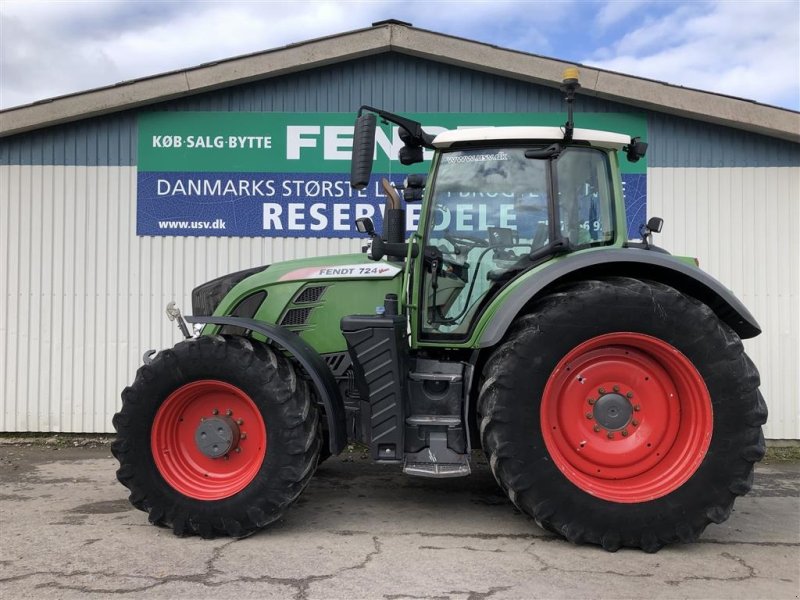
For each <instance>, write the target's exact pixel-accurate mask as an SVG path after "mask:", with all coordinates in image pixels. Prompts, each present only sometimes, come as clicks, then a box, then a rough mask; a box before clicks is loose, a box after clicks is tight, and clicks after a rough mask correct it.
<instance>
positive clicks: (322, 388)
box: [185, 316, 347, 455]
mask: <svg viewBox="0 0 800 600" xmlns="http://www.w3.org/2000/svg"><path fill="white" fill-rule="evenodd" d="M185 318H186V320H187V321H188V322H189V323H207V324H209V325H233V326H236V327H241V328H242V329H246V330H249V331H253V332H255V333H260V334H261V335H263V336H264V337H266V338H267V339H268V340H270V341H271V342H274V343H275V344H277V345H278V346H280V347H282V348H283V349H284V350H286V351H287V352H288V353H289V354H290V355H291V356H292V357H293V358H294V359H295V360H296V361H297V362H298V363H300V366H301V367H303V369H304V370H305V372H306V373H307V374H308V377H309V378H310V379H311V381H312V383H313V384H314V387H315V389H316V391H317V394H319V398H320V400H322V404H323V406H324V407H325V415H326V417H327V419H328V433H329V436H330V451H331V454H333V455H336V454H339V453H340V452H341V451H342V450H344V448H345V446H346V445H347V427H346V425H345V412H344V403H343V402H342V396H341V394H340V393H339V387H338V386H337V385H336V380H335V379H334V377H333V373H331V370H330V368H329V367H328V365H327V364H325V361H324V360H323V359H322V357H320V355H319V354H318V353H317V351H316V350H314V348H312V347H311V346H309V345H308V343H306V342H305V340H303V339H302V338H300V336H298V335H297V334H296V333H294V332H293V331H289V330H288V329H286V328H284V327H280V326H278V325H272V324H270V323H263V322H261V321H255V320H253V319H245V318H241V317H196V316H187V317H185Z"/></svg>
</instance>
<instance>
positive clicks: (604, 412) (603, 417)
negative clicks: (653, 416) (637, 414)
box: [593, 393, 633, 431]
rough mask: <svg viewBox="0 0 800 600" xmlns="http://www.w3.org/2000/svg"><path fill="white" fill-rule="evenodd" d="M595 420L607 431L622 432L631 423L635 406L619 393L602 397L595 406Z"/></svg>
mask: <svg viewBox="0 0 800 600" xmlns="http://www.w3.org/2000/svg"><path fill="white" fill-rule="evenodd" d="M593 414H594V420H595V421H597V423H598V424H599V425H600V426H601V427H602V428H603V429H606V430H607V431H620V430H621V429H624V428H625V427H626V426H627V425H628V423H630V421H631V416H632V415H633V406H632V405H631V403H630V402H629V401H628V399H627V398H626V397H625V396H622V395H621V394H617V393H611V394H605V395H603V396H600V398H598V399H597V401H596V402H595V404H594V412H593Z"/></svg>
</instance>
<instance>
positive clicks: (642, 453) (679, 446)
mask: <svg viewBox="0 0 800 600" xmlns="http://www.w3.org/2000/svg"><path fill="white" fill-rule="evenodd" d="M758 385H759V378H758V371H757V370H756V368H755V366H754V365H753V363H752V362H751V361H750V360H749V358H748V357H747V355H746V354H745V353H744V349H743V347H742V344H741V341H740V340H739V338H738V336H737V335H736V334H735V333H734V332H733V331H732V330H731V329H730V328H729V327H728V326H727V325H725V324H724V323H722V322H721V321H720V320H719V319H718V318H717V317H716V315H715V314H714V313H713V312H712V311H711V310H710V309H709V308H708V307H707V306H705V305H704V304H701V303H700V302H698V301H696V300H694V299H692V298H690V297H687V296H685V295H683V294H681V293H680V292H678V291H676V290H675V289H673V288H671V287H668V286H666V285H662V284H659V283H655V282H650V281H640V280H636V279H629V278H613V279H611V278H609V279H605V280H599V281H583V282H579V283H575V284H571V285H569V286H567V287H564V288H562V289H560V290H558V291H556V292H554V293H552V294H550V295H548V296H546V297H544V298H542V299H541V300H539V301H538V302H537V303H536V304H535V305H534V306H533V307H532V308H531V311H530V313H529V314H528V315H526V316H524V317H521V318H520V319H519V320H518V321H517V322H516V324H515V325H514V326H513V327H512V330H511V331H510V333H509V334H508V336H507V337H506V339H505V341H504V342H503V343H502V344H501V345H500V346H498V347H497V348H496V349H495V351H494V352H493V354H492V355H491V357H490V358H489V360H488V362H487V363H486V366H485V368H484V370H483V380H482V387H481V390H480V395H479V400H478V413H479V419H480V424H481V436H482V442H483V448H484V451H485V452H486V453H487V455H488V457H489V461H490V464H491V467H492V471H493V472H494V475H495V478H496V479H497V481H498V482H499V484H500V486H501V487H502V488H503V489H504V490H505V491H506V492H507V494H508V496H509V497H510V498H511V500H512V501H513V502H514V503H515V504H516V505H517V506H518V507H519V508H520V509H521V510H523V511H524V512H526V513H527V514H529V515H531V516H532V517H533V518H534V519H536V521H537V522H538V523H539V524H540V525H541V526H543V527H545V528H546V529H549V530H551V531H553V532H555V533H558V534H560V535H562V536H564V537H566V538H567V539H569V540H570V541H572V542H575V543H592V544H599V545H602V546H603V548H605V549H606V550H610V551H614V550H617V549H618V548H620V547H623V546H626V547H636V548H642V549H643V550H645V551H648V552H655V551H657V550H658V549H660V548H661V547H662V546H663V545H664V544H668V543H673V542H678V541H682V542H688V541H693V540H695V539H696V538H697V537H698V536H699V535H700V534H701V533H702V531H703V530H704V529H705V527H706V525H707V524H708V523H710V522H715V523H720V522H722V521H724V520H725V519H727V518H728V516H729V514H730V511H731V507H732V505H733V502H734V499H735V498H736V496H741V495H743V494H745V493H747V492H748V491H749V490H750V487H751V485H752V478H753V463H754V462H756V461H758V460H760V459H761V458H762V456H763V455H764V451H765V446H764V438H763V435H762V433H761V425H762V424H763V423H764V422H765V421H766V416H767V408H766V404H765V403H764V400H763V398H762V396H761V394H760V393H759V391H758Z"/></svg>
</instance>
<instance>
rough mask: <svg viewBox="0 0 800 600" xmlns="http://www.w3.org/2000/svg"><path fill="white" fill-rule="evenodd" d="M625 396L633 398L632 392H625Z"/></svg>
mask: <svg viewBox="0 0 800 600" xmlns="http://www.w3.org/2000/svg"><path fill="white" fill-rule="evenodd" d="M625 396H626V397H627V398H633V392H628V393H627V394H625Z"/></svg>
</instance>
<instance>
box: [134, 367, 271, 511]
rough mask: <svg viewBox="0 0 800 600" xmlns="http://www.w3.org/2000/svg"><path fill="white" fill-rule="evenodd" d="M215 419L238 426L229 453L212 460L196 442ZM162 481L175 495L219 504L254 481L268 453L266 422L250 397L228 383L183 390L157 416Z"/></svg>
mask: <svg viewBox="0 0 800 600" xmlns="http://www.w3.org/2000/svg"><path fill="white" fill-rule="evenodd" d="M217 415H223V417H228V418H229V419H230V420H231V421H233V422H234V423H236V425H235V427H236V430H237V436H236V438H235V440H234V442H235V443H234V444H233V445H232V446H231V447H230V449H229V450H230V451H229V452H226V454H225V455H224V456H220V457H218V458H211V457H210V456H208V455H207V454H206V453H204V452H202V451H201V450H200V448H199V447H198V445H197V442H196V441H195V434H196V432H197V431H198V427H200V426H201V424H202V423H203V422H204V421H206V420H208V419H212V418H214V417H215V416H217ZM150 446H151V449H152V452H153V458H154V460H155V463H156V467H157V468H158V471H159V473H161V476H162V477H163V478H164V479H165V480H166V482H167V483H168V484H169V485H170V486H172V488H174V489H175V490H177V491H178V492H180V493H181V494H183V495H185V496H189V497H190V498H196V499H198V500H220V499H222V498H228V497H229V496H233V495H234V494H236V493H238V492H240V491H242V490H243V489H244V488H245V487H247V485H248V484H249V483H250V482H251V481H252V480H253V478H254V477H255V476H256V474H257V473H258V471H259V470H260V469H261V465H262V463H263V461H264V457H265V456H266V453H267V430H266V427H265V425H264V419H263V418H262V416H261V413H260V411H259V410H258V408H257V407H256V405H255V403H254V402H253V401H252V400H251V399H250V396H248V395H247V394H245V393H244V392H243V391H242V390H240V389H239V388H238V387H236V386H234V385H231V384H229V383H225V382H224V381H216V380H202V381H195V382H192V383H187V384H186V385H184V386H181V387H180V388H178V389H177V390H175V391H174V392H172V394H170V395H169V397H168V398H167V399H166V400H165V401H164V403H163V404H162V405H161V407H160V408H159V409H158V412H157V413H156V416H155V419H154V421H153V428H152V431H151V435H150Z"/></svg>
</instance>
